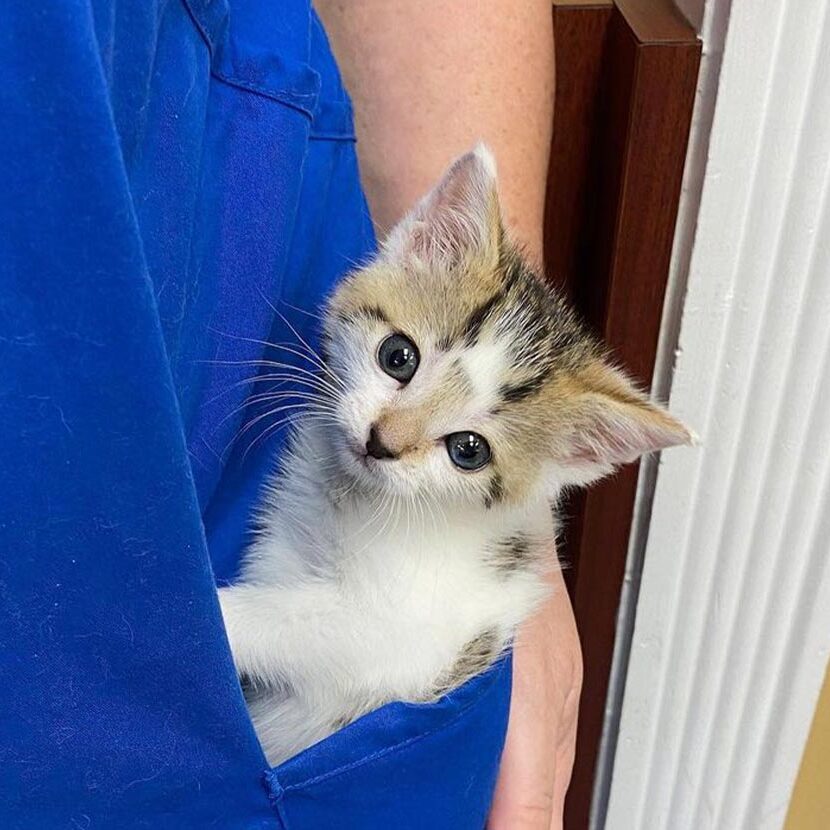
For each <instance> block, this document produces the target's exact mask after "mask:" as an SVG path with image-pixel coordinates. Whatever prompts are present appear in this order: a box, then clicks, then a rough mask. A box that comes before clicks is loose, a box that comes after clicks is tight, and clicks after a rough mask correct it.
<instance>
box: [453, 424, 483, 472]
mask: <svg viewBox="0 0 830 830" xmlns="http://www.w3.org/2000/svg"><path fill="white" fill-rule="evenodd" d="M444 440H445V441H446V442H447V452H448V453H449V454H450V459H451V460H452V463H453V464H455V466H456V467H460V468H461V469H462V470H480V469H481V468H482V467H483V466H484V465H485V464H487V462H488V461H489V460H490V445H489V444H488V443H487V441H486V439H485V438H483V437H482V436H481V435H478V434H477V433H475V432H454V433H453V434H452V435H448V436H447V437H446V438H445V439H444Z"/></svg>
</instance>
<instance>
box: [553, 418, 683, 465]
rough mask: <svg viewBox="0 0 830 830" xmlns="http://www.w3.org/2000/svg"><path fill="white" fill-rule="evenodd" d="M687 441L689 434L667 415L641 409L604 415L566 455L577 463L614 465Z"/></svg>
mask: <svg viewBox="0 0 830 830" xmlns="http://www.w3.org/2000/svg"><path fill="white" fill-rule="evenodd" d="M689 440H690V435H689V433H688V432H687V431H686V430H685V429H684V428H683V426H682V425H681V424H679V423H677V422H675V421H674V420H673V419H672V418H671V416H670V415H668V414H664V413H662V412H660V411H659V410H656V409H655V410H651V409H649V408H646V407H645V406H644V407H643V408H642V409H640V408H639V407H637V408H633V411H632V412H627V413H625V414H623V413H622V412H619V413H617V412H604V413H603V414H602V415H600V416H599V417H597V419H596V420H595V421H594V422H593V424H592V425H591V427H590V428H589V429H587V430H586V431H585V432H583V433H582V434H579V435H577V436H576V437H575V439H574V441H573V443H572V444H571V447H570V452H569V453H568V456H569V460H570V461H571V462H572V463H576V464H580V463H581V464H586V463H588V464H599V465H602V466H609V465H610V466H617V465H619V464H627V463H629V462H631V461H634V460H636V459H637V458H639V457H640V456H641V455H645V454H646V453H649V452H655V451H657V450H662V449H666V448H667V447H673V446H677V445H678V444H685V443H689Z"/></svg>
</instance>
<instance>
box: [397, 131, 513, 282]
mask: <svg viewBox="0 0 830 830" xmlns="http://www.w3.org/2000/svg"><path fill="white" fill-rule="evenodd" d="M501 235H502V223H501V211H500V209H499V197H498V190H497V187H496V162H495V159H494V158H493V155H492V153H491V152H490V151H489V150H488V149H487V147H486V146H485V145H484V144H478V145H477V146H476V147H475V148H474V149H473V150H471V151H470V152H469V153H465V154H464V155H463V156H461V157H460V158H459V159H457V160H456V161H455V162H454V163H453V164H452V166H451V167H450V168H449V170H447V172H446V173H445V174H444V177H443V178H442V179H441V181H440V182H439V183H438V184H437V185H436V186H435V187H434V188H433V190H432V191H430V192H429V193H428V194H427V195H426V196H424V198H423V199H421V201H420V202H418V204H417V205H415V207H414V208H413V209H412V210H411V211H410V212H409V213H408V214H407V215H406V216H404V218H403V219H401V221H400V222H399V223H398V224H397V225H396V226H395V227H394V228H393V229H392V231H391V232H390V233H389V235H388V236H387V238H386V240H385V241H384V242H383V245H382V253H383V255H384V256H386V257H388V258H390V259H393V260H398V261H400V260H407V259H411V258H416V259H419V260H421V261H422V262H424V263H426V264H427V265H428V266H439V265H443V266H445V267H446V266H452V265H455V264H457V263H459V262H461V261H462V260H464V259H466V258H468V257H470V258H473V257H475V258H478V259H481V258H482V257H484V258H486V259H491V258H492V259H494V261H497V260H498V253H499V244H500V241H501Z"/></svg>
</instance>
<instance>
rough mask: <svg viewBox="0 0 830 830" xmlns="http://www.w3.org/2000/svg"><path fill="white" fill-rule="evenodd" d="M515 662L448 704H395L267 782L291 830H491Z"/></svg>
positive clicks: (276, 772)
mask: <svg viewBox="0 0 830 830" xmlns="http://www.w3.org/2000/svg"><path fill="white" fill-rule="evenodd" d="M511 662H512V661H511V657H510V656H506V657H504V658H503V659H502V660H500V661H499V662H498V663H497V664H496V665H495V666H493V667H492V668H491V669H489V670H488V671H487V672H485V673H484V674H482V675H480V676H479V677H475V678H473V679H472V680H470V681H469V682H467V683H466V684H465V685H464V686H462V687H460V688H458V689H456V690H454V691H453V692H450V693H449V694H448V695H446V696H445V697H443V698H441V699H440V700H439V701H437V702H435V703H430V704H424V705H412V704H405V703H392V704H389V705H388V706H384V707H382V708H381V709H378V710H377V711H375V712H371V713H370V714H368V715H366V716H364V717H362V718H360V719H359V720H357V721H355V722H354V723H352V724H350V725H349V726H347V727H346V728H345V729H343V730H341V731H340V732H337V733H335V734H334V735H331V736H330V737H329V738H326V739H325V740H324V741H321V742H320V743H318V744H315V745H314V746H312V747H310V748H309V749H307V750H305V751H304V752H302V753H300V754H299V755H297V756H296V757H294V758H292V759H290V760H288V761H286V762H285V763H283V764H281V765H280V766H278V767H275V768H274V769H272V770H270V771H269V772H268V773H266V776H265V781H266V785H267V788H268V792H269V796H270V798H271V801H272V803H273V804H274V806H275V808H276V810H277V813H278V815H279V817H280V820H281V822H282V828H284V830H312V828H314V829H315V830H316V828H326V830H482V828H483V827H484V825H485V822H486V819H487V813H488V811H489V807H490V801H491V799H492V795H493V787H494V783H495V779H496V773H497V771H498V762H499V758H500V756H501V749H502V745H503V743H504V736H505V731H506V727H507V716H508V710H509V706H510V680H511Z"/></svg>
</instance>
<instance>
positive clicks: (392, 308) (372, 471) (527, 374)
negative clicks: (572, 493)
mask: <svg viewBox="0 0 830 830" xmlns="http://www.w3.org/2000/svg"><path fill="white" fill-rule="evenodd" d="M324 344H325V350H326V358H327V360H328V362H329V364H330V366H331V369H332V371H333V372H334V373H336V375H337V376H338V377H339V378H340V380H341V382H342V384H343V385H344V387H345V390H346V391H345V392H344V393H343V394H342V396H340V397H339V399H338V400H337V401H336V403H335V407H336V412H337V416H336V425H333V426H331V427H328V429H330V431H331V434H330V437H331V439H332V443H333V445H334V448H335V454H336V457H337V460H338V465H339V466H340V468H341V470H342V471H343V472H344V474H346V475H347V476H349V477H350V478H354V479H357V481H358V482H360V483H361V484H362V485H363V486H364V487H367V488H370V489H373V490H375V491H379V492H387V493H394V494H400V495H416V494H417V495H426V496H430V497H433V498H437V499H440V500H442V501H444V502H445V503H446V502H461V503H466V504H470V503H473V504H478V505H481V506H482V507H491V506H493V505H494V504H496V503H502V502H503V503H514V504H515V503H519V502H521V501H522V500H524V499H527V498H532V497H534V496H537V495H542V494H545V495H548V496H553V495H555V494H556V493H557V492H558V491H559V490H560V489H561V488H562V487H565V486H568V485H572V484H587V483H588V482H590V481H592V480H594V479H596V478H598V477H600V476H602V475H604V474H606V473H608V472H610V471H611V470H613V469H614V468H615V467H616V466H618V465H620V464H623V463H626V462H628V461H632V460H634V459H635V458H637V457H638V456H640V455H642V454H643V453H646V452H650V451H653V450H659V449H663V448H665V447H670V446H673V445H676V444H685V443H689V441H690V434H689V432H688V430H686V428H685V427H684V426H683V425H682V424H680V423H679V422H678V421H676V420H675V419H674V418H672V416H671V415H669V414H668V413H667V412H666V411H665V410H663V409H661V408H660V407H658V406H655V405H654V404H652V403H650V402H649V400H648V399H647V398H646V396H645V395H643V394H642V393H641V392H640V391H638V390H637V389H636V388H635V387H634V386H633V385H632V383H631V382H630V381H629V380H628V378H626V376H625V375H624V374H623V373H622V372H620V371H619V370H618V369H616V368H615V367H614V366H613V365H612V364H611V363H610V362H609V361H608V360H607V358H606V356H605V353H604V351H603V349H602V348H601V347H600V346H599V344H598V343H597V342H596V341H595V340H594V339H593V338H592V337H591V336H590V335H588V334H587V332H586V331H585V330H584V328H583V327H582V325H581V324H580V323H579V321H578V320H577V319H576V317H575V316H574V314H573V312H572V311H571V309H570V308H569V307H568V306H567V305H566V303H565V302H564V301H563V299H562V298H561V297H560V296H559V295H558V294H557V293H555V292H554V290H553V289H552V288H551V287H550V286H549V285H547V284H545V283H543V282H542V280H541V279H540V278H539V277H538V276H537V275H536V274H535V273H534V271H533V270H532V269H531V267H530V266H529V265H528V263H527V262H526V261H525V260H524V259H523V258H522V255H521V253H520V252H519V251H518V250H517V248H516V247H515V246H514V245H513V244H512V243H511V242H510V240H509V238H508V237H507V235H506V233H505V230H504V227H503V225H502V219H501V211H500V209H499V201H498V195H497V190H496V173H495V164H494V162H493V159H492V156H491V155H490V153H489V152H488V151H487V150H486V149H485V148H484V147H482V146H479V147H478V148H477V149H476V150H474V151H473V152H471V153H468V154H467V155H465V156H463V157H462V158H460V159H459V160H458V161H456V162H455V164H453V166H452V167H451V168H450V169H449V171H448V172H447V173H446V175H445V176H444V178H443V180H442V181H441V182H440V183H439V184H438V186H437V187H436V188H435V189H434V190H433V191H432V192H431V193H430V194H428V195H427V196H426V197H425V198H424V199H423V200H422V201H421V202H420V203H419V204H418V205H417V206H416V207H415V208H414V209H413V210H412V211H411V212H410V213H409V214H408V215H407V216H406V217H405V218H404V219H403V220H402V221H401V222H400V223H399V224H398V226H397V227H396V228H395V229H394V230H393V231H392V232H391V234H390V235H389V237H388V238H387V240H386V242H385V243H384V245H383V247H382V249H381V251H380V253H379V255H378V257H377V258H376V260H375V261H374V262H373V263H372V264H370V265H369V266H368V267H366V268H363V269H361V270H359V271H356V272H355V273H353V274H351V275H350V276H349V277H348V278H347V279H346V280H345V281H344V282H343V283H342V284H341V285H340V287H339V288H338V290H337V291H336V292H335V294H334V295H333V297H332V298H331V300H330V303H329V307H328V310H327V314H326V317H325V331H324Z"/></svg>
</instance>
